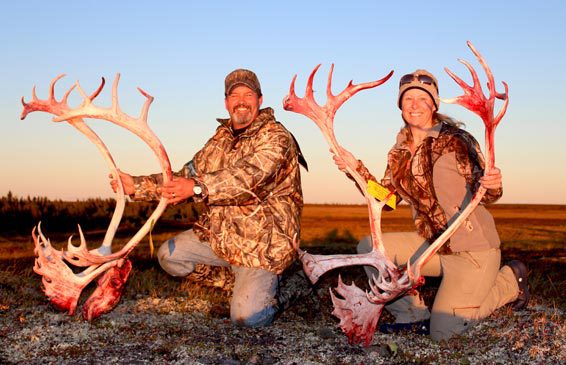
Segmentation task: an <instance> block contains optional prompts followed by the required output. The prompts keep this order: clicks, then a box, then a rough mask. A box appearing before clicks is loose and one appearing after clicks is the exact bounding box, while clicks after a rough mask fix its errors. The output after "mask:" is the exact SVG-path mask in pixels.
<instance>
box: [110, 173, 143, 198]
mask: <svg viewBox="0 0 566 365" xmlns="http://www.w3.org/2000/svg"><path fill="white" fill-rule="evenodd" d="M118 174H119V175H120V180H122V186H123V187H124V193H126V195H132V194H133V193H135V192H136V190H135V187H134V178H133V177H132V175H130V174H126V173H125V172H122V171H120V170H118ZM108 177H109V178H110V186H111V187H112V190H114V192H115V193H116V192H117V191H118V180H116V179H114V176H113V175H112V174H108Z"/></svg>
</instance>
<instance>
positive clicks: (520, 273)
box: [507, 260, 531, 310]
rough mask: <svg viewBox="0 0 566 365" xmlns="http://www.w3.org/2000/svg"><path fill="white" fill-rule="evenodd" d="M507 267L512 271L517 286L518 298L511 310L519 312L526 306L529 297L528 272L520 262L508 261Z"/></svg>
mask: <svg viewBox="0 0 566 365" xmlns="http://www.w3.org/2000/svg"><path fill="white" fill-rule="evenodd" d="M507 266H509V267H510V268H511V270H513V274H515V279H517V284H518V285H519V296H517V299H516V300H515V301H514V302H513V310H521V309H523V308H525V307H526V306H527V304H528V303H529V299H530V298H531V295H530V293H529V282H528V280H527V279H528V271H527V267H526V266H525V264H523V263H522V262H521V261H517V260H513V261H510V262H509V263H508V264H507Z"/></svg>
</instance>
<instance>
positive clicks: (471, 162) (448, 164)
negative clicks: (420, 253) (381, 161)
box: [357, 122, 503, 254]
mask: <svg viewBox="0 0 566 365" xmlns="http://www.w3.org/2000/svg"><path fill="white" fill-rule="evenodd" d="M407 134H408V129H407V128H403V129H402V130H401V131H400V132H399V134H398V135H397V142H396V144H395V145H394V146H393V147H392V148H391V150H390V151H389V153H388V161H387V169H386V171H385V174H384V177H383V179H382V181H381V184H382V185H383V186H386V187H387V188H389V189H390V190H393V191H395V192H396V194H397V198H398V199H399V201H400V200H405V201H406V202H408V203H409V204H410V205H411V208H412V210H413V219H414V222H415V226H416V229H417V232H418V233H419V235H421V236H422V237H424V238H426V239H427V240H428V241H429V242H433V241H434V240H435V239H436V238H437V237H438V236H440V235H441V234H442V232H444V230H445V229H446V228H447V226H448V222H449V221H450V220H452V219H453V218H454V217H455V216H457V214H458V213H459V212H460V210H461V209H463V208H465V206H466V205H467V203H468V202H469V201H470V200H471V199H472V197H473V195H474V194H475V192H476V191H477V190H478V188H479V186H480V183H479V178H480V177H481V176H482V175H483V171H484V165H485V164H484V158H483V155H482V153H481V150H480V147H479V144H478V142H477V141H476V140H475V139H474V137H473V136H472V135H471V134H469V133H468V132H466V131H464V130H462V129H460V128H457V127H454V126H452V125H450V124H447V123H444V122H440V123H438V124H437V125H435V126H434V127H433V128H432V129H431V131H430V132H429V134H428V136H427V137H426V138H425V139H424V140H423V142H422V143H421V144H420V145H419V146H417V148H416V150H415V153H414V154H411V150H410V148H409V145H408V142H407ZM357 170H358V172H359V173H360V174H362V176H364V177H365V178H366V179H367V180H369V179H373V180H374V181H375V178H374V177H373V176H372V175H371V174H370V173H369V171H368V170H367V169H366V168H365V166H363V164H362V163H361V161H360V163H359V165H358V169H357ZM502 194H503V190H502V189H496V190H488V191H487V193H486V194H485V196H484V197H483V199H482V203H486V204H487V203H493V202H495V201H496V200H497V199H499V197H501V195H502ZM499 244H500V241H499V236H498V235H497V231H496V229H495V224H494V222H493V218H492V217H491V215H490V214H489V212H487V210H486V209H485V207H483V206H479V207H478V208H477V209H476V210H475V211H474V213H472V215H471V216H470V217H469V218H468V219H467V221H466V222H465V223H464V224H463V226H461V227H460V228H459V229H458V230H457V232H456V233H455V234H454V235H453V236H452V238H451V239H450V242H448V243H446V244H445V245H444V246H443V247H442V248H441V250H440V251H439V252H440V253H444V254H447V253H450V252H457V251H480V250H486V249H489V248H492V247H499Z"/></svg>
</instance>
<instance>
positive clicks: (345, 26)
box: [0, 0, 566, 204]
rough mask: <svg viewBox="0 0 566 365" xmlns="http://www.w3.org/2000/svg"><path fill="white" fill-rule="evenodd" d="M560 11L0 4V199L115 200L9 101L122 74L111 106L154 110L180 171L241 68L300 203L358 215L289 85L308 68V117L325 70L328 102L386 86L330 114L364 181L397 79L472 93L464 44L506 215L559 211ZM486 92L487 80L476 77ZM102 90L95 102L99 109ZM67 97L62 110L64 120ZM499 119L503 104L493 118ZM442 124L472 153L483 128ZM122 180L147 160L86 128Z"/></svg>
mask: <svg viewBox="0 0 566 365" xmlns="http://www.w3.org/2000/svg"><path fill="white" fill-rule="evenodd" d="M564 18H566V5H565V3H564V2H563V1H514V2H512V3H511V2H504V1H500V2H495V1H483V0H480V1H475V2H462V5H457V2H454V1H429V2H422V1H404V2H392V1H328V0H327V1H294V0H292V1H285V2H268V1H239V2H231V1H208V2H204V1H199V2H193V1H162V2H156V1H53V2H47V1H26V2H15V1H13V2H10V3H7V4H3V9H2V13H1V14H0V44H2V48H3V50H2V57H1V60H2V61H1V62H2V68H1V71H0V72H1V76H2V87H1V88H0V123H1V124H0V128H1V133H0V151H1V154H2V157H3V158H2V160H1V162H0V164H1V165H0V168H1V171H2V179H1V181H0V194H2V195H4V194H6V193H7V192H8V191H12V192H13V193H14V194H16V195H18V196H27V195H30V196H48V197H50V198H62V199H77V198H79V199H84V198H88V197H98V196H102V197H109V196H112V194H111V191H110V188H109V186H108V182H107V178H106V175H107V169H106V165H105V163H104V161H103V159H102V158H101V157H100V155H99V153H98V152H97V150H96V148H95V147H94V145H92V144H91V143H90V142H89V141H88V140H86V139H85V138H84V137H83V136H82V135H80V134H79V133H78V132H76V131H75V130H74V129H73V128H72V127H70V126H69V125H67V124H65V123H54V122H52V121H51V118H50V116H48V115H47V114H45V113H33V114H31V115H29V116H28V117H27V118H26V119H25V120H24V121H23V122H22V121H20V120H19V115H20V113H21V104H20V102H19V99H20V97H21V96H24V97H25V98H26V99H29V98H30V97H31V89H32V86H33V85H36V86H37V93H38V96H39V97H40V98H45V97H46V96H47V90H48V86H49V82H50V80H51V79H52V78H54V77H55V76H57V75H58V74H61V73H65V74H67V77H65V78H64V79H63V80H61V82H60V83H59V84H58V86H57V88H56V93H57V95H58V96H61V95H62V94H63V93H64V91H65V90H66V89H67V88H68V87H70V86H71V85H72V84H73V83H74V82H75V81H76V80H80V82H81V85H82V86H83V88H85V89H86V90H91V89H94V88H95V87H96V86H97V84H98V82H99V80H100V77H102V76H104V77H105V78H106V79H107V80H108V81H110V82H111V81H112V80H113V78H114V76H115V74H116V73H117V72H119V73H121V75H122V76H121V84H120V89H119V93H120V102H121V105H122V107H123V108H124V109H125V111H126V112H128V113H130V114H133V115H137V114H138V113H139V110H140V108H141V106H142V104H143V101H144V99H143V97H142V96H141V95H140V94H139V93H138V92H137V90H136V87H138V86H139V87H141V88H143V89H144V90H146V91H147V92H149V93H150V94H151V95H153V96H154V97H155V101H154V103H153V105H152V107H151V109H150V118H149V123H150V126H151V127H152V129H153V130H154V131H155V132H156V134H157V135H158V136H159V137H160V139H161V141H162V142H163V144H164V145H165V147H166V149H167V151H168V153H169V157H170V159H171V162H172V165H173V167H174V169H177V168H180V167H181V165H182V164H183V163H185V162H186V161H188V160H189V159H190V158H191V157H192V156H193V154H194V153H195V152H196V151H197V150H198V149H199V148H200V147H201V146H202V145H203V144H204V143H205V142H206V140H207V139H208V138H209V137H210V136H211V135H212V133H213V131H214V129H215V128H216V126H217V125H216V121H215V118H216V117H224V116H226V115H227V112H226V111H225V109H224V102H223V80H224V76H225V75H226V74H227V73H228V72H230V71H231V70H233V69H235V68H239V67H245V68H249V69H252V70H254V71H255V72H256V73H257V74H258V76H259V78H260V81H261V83H262V89H263V92H264V103H263V106H271V107H273V108H274V109H275V112H276V116H277V119H278V120H280V121H282V122H283V123H284V124H285V125H286V126H287V128H288V129H289V130H290V131H292V133H293V134H294V135H295V136H296V138H297V139H298V140H299V143H300V144H301V147H302V149H303V152H304V154H305V155H306V157H307V159H308V161H309V164H310V171H309V172H308V173H304V174H303V186H304V195H305V201H306V202H307V203H362V202H363V200H362V198H361V196H360V195H359V193H358V192H357V190H356V189H355V187H354V186H353V184H352V183H350V182H349V181H348V180H347V179H346V178H345V177H344V176H343V175H342V174H341V173H340V172H338V170H337V169H336V168H335V167H334V165H333V163H332V161H331V158H330V154H329V152H328V147H327V145H326V144H325V142H324V140H323V138H322V135H321V133H320V132H319V131H318V129H317V128H316V126H315V125H314V123H313V122H311V121H310V120H308V119H307V118H306V117H304V116H301V115H298V114H294V113H289V112H286V111H284V110H283V108H282V102H281V101H282V99H283V97H284V96H285V95H286V94H287V92H288V89H289V84H290V82H291V79H292V77H293V75H295V74H297V75H298V79H297V84H296V86H297V94H298V95H299V96H302V94H303V91H304V86H305V82H306V79H307V77H308V75H309V73H310V72H311V70H312V69H313V68H314V67H315V66H316V65H317V64H319V63H322V67H321V69H320V70H319V73H318V77H317V78H316V80H315V90H317V91H320V92H318V93H317V94H316V95H317V98H318V100H319V102H322V103H324V102H325V100H324V97H323V96H324V89H325V83H326V77H327V73H328V70H329V67H330V65H331V64H332V63H334V64H335V70H334V80H333V89H334V92H335V93H338V92H339V91H341V90H342V88H343V87H345V86H346V84H347V82H348V81H349V80H350V79H352V80H353V81H354V83H360V82H367V81H372V80H376V79H379V78H381V77H383V76H384V75H386V74H387V73H388V72H389V71H390V70H395V74H394V76H393V78H392V79H391V80H390V81H389V82H387V83H386V84H384V85H382V86H380V87H378V88H375V89H371V90H366V91H362V92H360V93H358V94H357V95H356V96H354V97H353V98H352V99H351V100H349V101H348V102H347V103H346V104H345V105H344V106H343V107H342V108H341V109H340V110H339V111H338V113H337V116H336V119H335V129H336V135H337V138H338V140H339V141H340V142H341V144H342V145H343V146H344V147H345V148H347V149H349V150H350V151H352V152H353V153H354V154H355V155H356V156H357V157H359V158H360V159H362V160H363V161H364V162H365V163H366V165H367V166H368V167H369V168H370V170H371V171H372V172H373V173H374V175H376V176H381V175H382V174H383V170H384V168H385V161H386V154H387V151H388V149H389V148H390V147H391V145H392V143H393V141H394V138H395V134H396V132H397V131H398V130H399V128H400V126H401V124H402V121H401V118H400V113H399V110H398V109H397V107H396V98H397V84H398V79H399V77H400V76H401V75H403V74H405V73H408V72H411V71H413V70H415V69H416V68H425V69H427V70H429V71H431V72H432V73H434V74H435V75H436V76H437V77H438V79H439V84H440V94H441V96H442V97H444V98H448V97H453V96H456V95H460V94H461V90H460V89H459V87H458V86H457V85H456V84H455V83H454V82H453V81H452V79H450V78H449V77H448V75H447V74H446V73H445V72H444V70H443V68H444V67H448V68H450V69H451V70H452V71H455V72H456V73H457V74H458V75H461V76H462V77H463V78H464V79H465V80H470V77H469V74H468V71H467V70H466V69H465V67H464V66H463V65H462V64H460V63H459V62H458V61H457V59H458V58H463V59H466V60H468V61H470V62H472V64H473V65H474V66H475V67H476V69H478V71H480V72H481V68H480V66H479V65H478V63H477V61H476V60H475V59H474V56H473V54H472V53H471V52H470V50H469V49H468V48H467V46H466V41H467V40H470V41H472V42H473V44H474V45H475V46H476V48H477V49H478V50H479V51H480V52H481V53H482V54H483V56H484V57H485V58H486V60H487V62H488V63H489V65H490V66H491V69H492V71H493V73H494V76H495V80H496V83H497V87H498V89H499V90H502V88H501V81H506V82H507V83H508V84H509V89H510V104H509V109H508V112H507V114H506V116H505V117H504V119H503V121H502V122H501V124H500V126H499V128H498V130H497V133H496V165H498V166H499V167H500V168H501V169H502V171H503V177H504V196H503V198H502V199H501V202H503V203H533V204H566V169H565V168H564V167H563V166H564V158H565V157H566V151H565V150H564V147H562V146H563V139H564V137H565V136H566V120H565V119H566V118H565V117H564V116H563V115H564V113H563V112H562V108H563V106H564V104H565V99H566V92H565V91H564V85H566V72H564V66H565V64H566V62H565V61H564V60H565V59H566V46H565V44H566V42H565V41H564V38H565V37H564V36H565V35H566V27H564V26H563V25H562V26H561V25H560V24H563V20H564ZM480 77H482V81H484V84H485V77H484V75H483V73H480ZM110 85H111V84H110V83H108V84H107V86H106V88H105V91H104V92H103V94H102V95H101V96H100V97H99V103H102V104H104V105H105V106H107V105H108V103H109V96H110ZM79 102H80V100H79V99H78V97H76V96H75V97H72V98H71V104H72V105H77V104H78V103H79ZM499 106H500V104H499ZM441 111H443V112H445V113H447V114H450V115H452V116H454V117H456V118H458V119H460V120H462V121H464V122H466V125H467V128H466V129H467V130H469V131H470V132H472V133H473V134H474V135H475V136H476V137H477V138H478V140H479V141H480V143H481V144H483V124H482V122H481V120H479V118H478V117H477V116H476V115H475V114H472V113H470V112H469V111H467V110H465V109H463V108H462V107H458V106H452V105H446V104H443V105H442V106H441ZM89 124H90V125H91V126H92V127H93V128H94V129H95V130H96V131H97V132H98V133H99V134H100V136H101V137H102V138H103V139H104V141H105V142H106V143H107V144H108V146H109V147H110V149H111V151H112V152H113V154H114V156H115V158H116V160H117V163H118V165H119V166H120V168H122V169H123V170H125V171H129V172H132V173H134V174H144V173H150V172H155V171H157V170H158V164H157V161H156V160H155V158H154V157H153V156H152V154H151V153H150V151H149V150H148V149H147V148H146V147H145V146H144V145H143V144H142V142H140V140H139V139H137V138H135V137H133V136H132V135H131V134H130V133H128V132H125V131H124V130H121V129H120V128H118V127H115V126H112V125H108V122H103V121H96V120H94V121H89Z"/></svg>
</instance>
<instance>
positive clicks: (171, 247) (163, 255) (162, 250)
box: [157, 237, 195, 277]
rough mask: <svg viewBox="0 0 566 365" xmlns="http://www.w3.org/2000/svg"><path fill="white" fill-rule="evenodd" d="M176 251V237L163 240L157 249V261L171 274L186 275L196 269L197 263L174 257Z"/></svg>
mask: <svg viewBox="0 0 566 365" xmlns="http://www.w3.org/2000/svg"><path fill="white" fill-rule="evenodd" d="M174 252H175V237H173V238H170V239H168V240H167V241H165V242H163V244H162V245H161V246H159V249H158V250H157V261H158V262H159V266H161V268H162V269H163V270H165V272H167V273H168V274H169V275H171V276H180V277H184V276H187V275H189V274H190V273H191V272H193V271H194V269H195V265H194V264H193V263H191V262H186V261H184V262H180V261H179V260H176V259H174V257H173V253H174Z"/></svg>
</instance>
